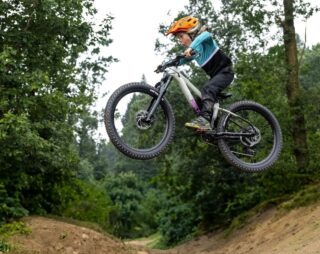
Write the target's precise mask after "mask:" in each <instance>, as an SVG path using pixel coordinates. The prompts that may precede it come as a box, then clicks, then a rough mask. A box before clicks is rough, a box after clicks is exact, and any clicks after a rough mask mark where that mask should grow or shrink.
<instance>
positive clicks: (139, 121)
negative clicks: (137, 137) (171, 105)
mask: <svg viewBox="0 0 320 254" xmlns="http://www.w3.org/2000/svg"><path fill="white" fill-rule="evenodd" d="M147 116H148V112H147V111H146V110H140V111H139V112H138V113H137V114H136V126H137V127H138V129H140V130H147V129H149V128H150V127H151V126H152V122H153V120H154V119H153V118H151V119H150V120H149V121H148V120H147Z"/></svg>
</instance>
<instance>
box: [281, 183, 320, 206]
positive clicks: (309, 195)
mask: <svg viewBox="0 0 320 254" xmlns="http://www.w3.org/2000/svg"><path fill="white" fill-rule="evenodd" d="M319 201H320V184H319V183H317V184H314V185H310V186H308V187H306V188H304V189H303V190H300V191H298V192H297V193H295V194H293V195H292V196H291V198H290V199H289V200H287V201H286V202H283V203H282V204H281V205H280V206H279V208H280V209H282V210H287V211H288V210H292V209H294V208H298V207H303V206H308V205H311V204H314V203H317V202H319Z"/></svg>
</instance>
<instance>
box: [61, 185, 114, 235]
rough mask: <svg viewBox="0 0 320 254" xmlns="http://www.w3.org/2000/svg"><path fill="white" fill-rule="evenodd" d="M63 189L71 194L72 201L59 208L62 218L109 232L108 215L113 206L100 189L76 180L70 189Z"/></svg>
mask: <svg viewBox="0 0 320 254" xmlns="http://www.w3.org/2000/svg"><path fill="white" fill-rule="evenodd" d="M65 188H66V191H67V192H69V193H70V192H71V193H72V199H70V200H69V201H67V203H66V204H65V205H63V207H62V208H61V214H62V216H64V217H67V218H72V219H75V220H81V221H88V222H93V223H97V224H99V225H100V226H101V227H102V228H103V229H105V230H110V226H109V214H110V213H111V211H112V209H113V205H112V203H111V200H110V198H109V196H108V195H107V193H106V192H105V190H104V189H103V188H102V187H100V186H97V185H96V183H88V182H84V181H79V180H78V181H76V182H75V184H74V185H73V186H72V187H65ZM70 196H71V195H70Z"/></svg>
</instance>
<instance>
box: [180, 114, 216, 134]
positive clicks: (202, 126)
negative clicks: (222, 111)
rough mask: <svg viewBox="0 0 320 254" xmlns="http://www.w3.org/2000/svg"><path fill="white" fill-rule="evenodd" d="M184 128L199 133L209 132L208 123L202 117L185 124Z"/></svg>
mask: <svg viewBox="0 0 320 254" xmlns="http://www.w3.org/2000/svg"><path fill="white" fill-rule="evenodd" d="M184 126H185V127H188V128H192V129H196V130H201V131H206V130H211V126H210V122H209V121H208V120H207V119H206V118H204V117H203V116H198V117H197V118H196V119H194V120H192V121H191V122H189V123H185V125H184Z"/></svg>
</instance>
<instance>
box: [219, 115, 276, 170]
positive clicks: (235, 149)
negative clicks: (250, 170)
mask: <svg viewBox="0 0 320 254" xmlns="http://www.w3.org/2000/svg"><path fill="white" fill-rule="evenodd" d="M233 113H235V114H236V115H231V114H230V115H229V116H228V117H227V119H226V121H225V131H227V132H237V133H245V134H249V133H250V134H252V136H250V137H244V136H242V137H234V138H230V139H225V142H226V144H227V147H228V148H229V150H230V152H231V154H232V155H233V156H234V158H236V159H237V160H239V161H241V163H245V164H247V165H250V166H255V165H261V164H263V163H265V162H266V161H269V159H270V158H271V157H272V156H273V154H274V152H275V148H276V142H277V140H276V133H275V131H274V129H273V127H272V123H271V122H270V120H269V119H268V118H267V117H266V116H264V115H263V114H261V113H260V112H257V111H255V110H253V109H239V110H237V111H236V112H233ZM244 119H245V120H244Z"/></svg>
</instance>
